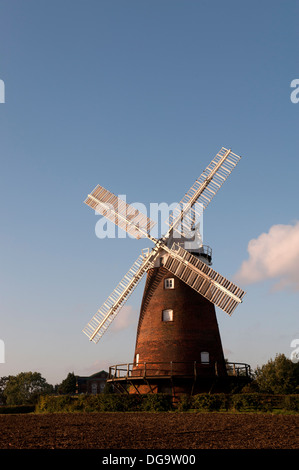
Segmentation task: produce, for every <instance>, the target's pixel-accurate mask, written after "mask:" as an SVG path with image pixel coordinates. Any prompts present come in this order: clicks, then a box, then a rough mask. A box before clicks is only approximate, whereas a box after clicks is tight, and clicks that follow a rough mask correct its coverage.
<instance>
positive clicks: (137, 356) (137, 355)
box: [136, 354, 139, 366]
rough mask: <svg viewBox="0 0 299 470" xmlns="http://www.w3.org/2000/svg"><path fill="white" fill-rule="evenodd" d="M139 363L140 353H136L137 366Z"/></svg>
mask: <svg viewBox="0 0 299 470" xmlns="http://www.w3.org/2000/svg"><path fill="white" fill-rule="evenodd" d="M138 364H139V354H136V366H138Z"/></svg>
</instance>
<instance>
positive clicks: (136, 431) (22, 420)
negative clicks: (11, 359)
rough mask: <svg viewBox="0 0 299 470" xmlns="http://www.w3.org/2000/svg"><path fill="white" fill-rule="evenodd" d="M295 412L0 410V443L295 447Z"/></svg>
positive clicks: (7, 446) (71, 446) (5, 445)
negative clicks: (6, 412) (11, 412)
mask: <svg viewBox="0 0 299 470" xmlns="http://www.w3.org/2000/svg"><path fill="white" fill-rule="evenodd" d="M298 428H299V415H298V414H297V415H295V414H293V415H271V414H255V413H243V414H241V413H240V414H237V413H236V414H233V413H167V412H159V413H150V412H135V413H122V412H116V413H72V414H71V413H59V414H26V415H25V414H23V415H22V414H19V415H0V449H298V448H299V437H298V436H299V432H298V431H299V429H298Z"/></svg>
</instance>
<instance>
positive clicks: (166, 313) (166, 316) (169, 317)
mask: <svg viewBox="0 0 299 470" xmlns="http://www.w3.org/2000/svg"><path fill="white" fill-rule="evenodd" d="M162 320H163V321H173V310H171V309H170V308H168V309H167V310H163V312H162Z"/></svg>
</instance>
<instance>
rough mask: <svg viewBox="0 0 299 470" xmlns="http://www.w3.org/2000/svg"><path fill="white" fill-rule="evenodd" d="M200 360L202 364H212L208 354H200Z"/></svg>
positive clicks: (204, 352)
mask: <svg viewBox="0 0 299 470" xmlns="http://www.w3.org/2000/svg"><path fill="white" fill-rule="evenodd" d="M200 360H201V363H202V364H209V363H210V355H209V353H208V352H206V351H203V352H202V353H200Z"/></svg>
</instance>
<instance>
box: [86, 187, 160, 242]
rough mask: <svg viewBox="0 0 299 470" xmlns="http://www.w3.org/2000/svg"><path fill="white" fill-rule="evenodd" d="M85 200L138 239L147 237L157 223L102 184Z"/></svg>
mask: <svg viewBox="0 0 299 470" xmlns="http://www.w3.org/2000/svg"><path fill="white" fill-rule="evenodd" d="M84 202H85V204H87V205H88V206H89V207H91V208H92V209H94V210H95V211H96V212H98V213H99V214H101V215H103V216H105V217H106V218H107V219H109V220H110V221H111V222H113V223H114V224H115V225H117V226H118V227H120V228H121V229H123V230H125V231H126V232H127V233H129V234H130V235H132V236H133V237H135V238H137V239H139V238H143V237H147V236H148V235H149V234H150V231H151V229H152V228H153V226H154V225H155V224H156V222H154V221H153V220H151V219H150V218H149V217H147V216H146V215H144V214H142V212H140V211H139V210H138V209H135V207H133V206H131V205H130V204H128V203H126V202H125V201H123V200H122V199H121V198H119V197H117V196H115V194H113V193H111V192H110V191H108V190H107V189H105V188H104V187H103V186H100V185H98V186H96V187H95V189H94V190H93V191H92V192H91V194H89V195H88V197H87V198H86V199H85V201H84Z"/></svg>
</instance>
